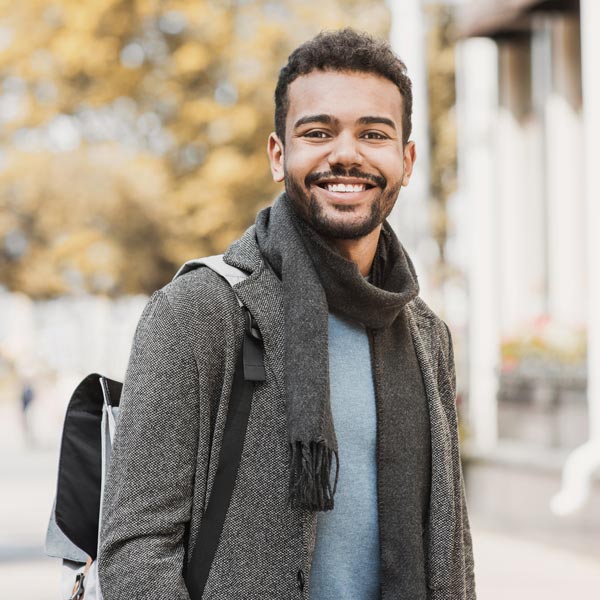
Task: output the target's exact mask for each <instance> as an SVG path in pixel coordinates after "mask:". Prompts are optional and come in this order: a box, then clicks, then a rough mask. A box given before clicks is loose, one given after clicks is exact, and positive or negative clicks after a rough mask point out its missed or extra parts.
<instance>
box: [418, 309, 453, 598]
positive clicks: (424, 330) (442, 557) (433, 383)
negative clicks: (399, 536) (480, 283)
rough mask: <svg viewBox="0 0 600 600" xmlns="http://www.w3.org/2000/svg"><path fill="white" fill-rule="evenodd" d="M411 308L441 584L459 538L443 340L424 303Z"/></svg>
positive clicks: (432, 537) (433, 547) (434, 558)
mask: <svg viewBox="0 0 600 600" xmlns="http://www.w3.org/2000/svg"><path fill="white" fill-rule="evenodd" d="M420 302H422V301H421V300H420V299H419V298H417V299H415V301H413V302H411V303H410V304H409V305H408V307H409V310H408V315H409V325H410V331H411V334H412V338H413V342H414V345H415V350H416V353H417V359H418V361H419V366H420V368H421V373H422V375H423V383H424V385H425V393H426V395H427V403H428V406H429V420H430V426H431V499H430V512H429V531H428V537H429V561H428V562H429V565H428V566H429V571H430V572H429V573H428V580H429V585H430V586H431V587H433V588H436V587H440V586H441V585H443V582H444V581H447V578H448V576H449V575H450V572H451V563H452V552H453V540H454V539H455V527H456V516H455V515H456V507H455V505H454V497H455V496H454V482H455V473H454V468H455V466H454V464H453V452H452V436H451V432H450V425H449V423H448V418H447V416H446V412H445V410H444V407H443V404H442V399H441V396H440V391H439V386H438V377H437V375H438V373H437V370H438V368H439V367H438V352H439V342H438V336H437V334H436V331H435V322H434V320H433V318H432V317H430V316H429V315H428V314H427V313H425V312H424V311H423V310H422V309H421V306H420Z"/></svg>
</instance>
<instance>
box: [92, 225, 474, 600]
mask: <svg viewBox="0 0 600 600" xmlns="http://www.w3.org/2000/svg"><path fill="white" fill-rule="evenodd" d="M225 260H226V262H228V263H230V264H232V265H233V266H236V267H238V268H240V269H243V270H244V271H247V272H248V273H249V276H248V278H247V279H245V280H244V281H242V282H240V283H238V284H236V285H235V292H236V294H237V295H238V296H239V297H240V298H241V299H242V301H243V302H244V304H245V305H246V306H247V307H248V308H249V310H250V311H251V313H252V315H253V316H254V318H255V319H256V321H257V323H258V326H259V329H260V331H261V333H262V336H263V340H264V348H265V367H266V373H267V377H266V381H265V382H262V383H259V384H257V385H256V388H255V392H254V395H253V398H252V409H251V413H250V417H249V422H248V430H247V433H246V440H245V444H244V449H243V453H242V458H241V463H240V468H239V472H238V476H237V480H236V485H235V489H234V491H233V496H232V499H231V504H230V507H229V510H228V513H227V517H226V519H225V523H224V528H223V533H222V536H221V539H220V542H219V546H218V549H217V552H216V555H215V560H214V562H213V565H212V568H211V571H210V574H209V577H208V581H207V585H206V588H205V592H204V596H203V598H204V599H206V600H289V599H298V600H301V599H302V600H308V599H309V597H310V591H309V589H308V588H309V585H308V582H309V581H310V568H311V562H312V554H313V550H314V544H315V533H316V518H317V517H316V515H315V514H314V513H311V512H308V511H304V510H299V509H292V508H291V507H289V506H288V504H287V493H288V478H289V474H288V442H287V422H286V410H285V398H284V362H283V355H284V324H283V298H282V292H281V283H280V281H279V280H278V279H277V277H276V276H275V275H274V274H273V272H272V271H271V270H270V269H268V268H267V267H266V266H265V264H264V262H263V260H262V258H261V255H260V253H259V251H258V247H257V245H256V241H255V237H254V232H253V228H250V229H249V230H248V231H247V232H246V234H245V235H244V236H243V237H242V238H241V239H240V240H239V241H238V242H236V243H235V244H234V245H233V246H232V247H231V248H230V249H229V250H228V252H227V253H226V255H225ZM404 310H406V311H407V312H408V316H409V323H410V328H411V334H412V337H413V341H414V344H415V348H416V352H417V358H418V361H419V365H420V368H421V372H422V375H423V381H424V383H425V390H426V394H427V401H428V407H429V414H430V423H431V450H432V465H431V467H432V469H431V472H432V481H431V502H430V511H429V513H430V514H429V523H428V527H427V536H426V538H427V539H426V544H427V548H426V556H427V581H428V588H429V591H430V596H429V597H430V599H431V600H474V598H475V589H474V579H473V556H472V548H471V536H470V532H469V524H468V518H467V512H466V506H465V498H464V491H463V481H462V475H461V467H460V460H459V449H458V435H457V423H456V410H455V376H454V361H453V353H452V342H451V338H450V336H449V332H448V329H447V327H446V326H445V324H444V323H443V321H441V320H440V319H439V318H438V317H437V316H436V315H435V314H434V313H433V312H432V311H431V310H430V309H429V308H428V307H427V306H426V304H425V303H424V302H423V301H422V300H421V299H420V298H418V297H417V298H415V299H414V300H413V301H412V302H410V303H409V304H407V305H406V307H405V309H404ZM242 336H243V317H242V312H241V309H240V307H239V305H238V303H237V301H236V298H235V295H234V294H233V293H232V290H231V289H230V287H229V286H228V284H227V283H226V282H225V281H223V280H221V279H220V277H219V276H218V275H216V274H215V273H214V272H212V271H210V270H209V269H207V268H201V269H198V270H195V271H192V272H190V273H188V274H186V275H184V276H182V277H179V278H177V279H176V280H174V281H173V282H171V283H170V284H169V285H167V286H166V287H164V288H163V289H162V290H160V291H158V292H156V293H155V294H154V295H153V296H152V298H151V299H150V301H149V302H148V305H147V306H146V308H145V310H144V312H143V314H142V317H141V319H140V322H139V325H138V328H137V331H136V335H135V339H134V343H133V348H132V353H131V358H130V363H129V366H128V369H127V375H126V378H125V384H124V388H123V394H122V399H121V415H120V423H119V427H118V430H117V435H116V438H115V442H114V447H113V454H112V458H111V464H110V468H109V473H108V478H107V485H106V491H105V496H104V502H103V518H102V530H101V540H102V542H101V548H100V554H99V560H98V565H99V576H100V586H101V589H102V592H103V594H104V599H105V600H142V599H143V600H189V596H188V593H187V590H186V588H185V584H184V580H183V576H182V569H183V567H184V565H185V564H187V561H188V560H189V557H190V555H191V548H193V545H194V544H195V543H202V540H196V535H195V532H197V531H198V527H199V524H200V522H201V520H202V514H203V510H204V508H205V507H206V504H207V500H208V497H209V495H210V491H211V486H212V483H213V480H214V476H215V469H216V464H217V457H218V455H219V450H220V444H221V437H222V433H223V427H224V424H225V418H226V414H227V407H228V399H229V395H230V391H231V384H232V379H233V373H234V369H235V362H236V359H237V356H238V352H239V350H240V347H241V342H242ZM382 598H384V599H385V600H388V599H390V600H391V599H395V598H397V596H396V595H395V594H394V591H393V590H389V589H386V588H385V586H384V587H383V589H382ZM402 600H410V599H408V598H407V599H402Z"/></svg>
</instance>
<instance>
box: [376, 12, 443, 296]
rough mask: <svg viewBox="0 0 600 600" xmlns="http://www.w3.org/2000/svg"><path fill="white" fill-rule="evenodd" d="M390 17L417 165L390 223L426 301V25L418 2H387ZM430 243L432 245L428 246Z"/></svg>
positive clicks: (432, 259) (428, 238) (430, 259)
mask: <svg viewBox="0 0 600 600" xmlns="http://www.w3.org/2000/svg"><path fill="white" fill-rule="evenodd" d="M387 5H388V8H389V11H390V16H391V29H390V44H391V46H392V48H393V50H394V52H395V53H396V54H397V55H398V56H399V57H400V58H401V59H402V60H403V61H404V63H405V64H406V66H407V71H408V76H409V77H410V79H411V81H412V92H413V114H412V134H411V139H412V140H413V141H414V142H415V144H416V150H417V162H416V164H415V169H414V171H413V175H412V178H411V181H410V185H409V186H408V187H406V188H402V191H401V192H400V197H399V199H398V202H397V203H396V206H395V208H394V211H393V212H392V214H391V215H390V223H391V224H392V226H393V227H394V229H395V230H396V232H397V233H398V236H399V237H400V239H401V240H402V243H403V244H404V245H405V246H406V247H407V250H408V251H409V253H410V254H411V257H412V258H413V259H414V260H415V263H416V265H415V267H416V269H417V273H418V274H419V282H420V284H421V295H422V296H424V298H425V300H426V301H427V295H428V292H427V287H428V286H427V278H426V275H427V273H428V272H431V267H432V265H433V264H434V263H435V261H436V258H437V257H436V256H435V255H434V254H433V252H428V251H427V249H428V248H429V249H431V250H434V249H435V248H434V245H435V244H434V243H433V242H432V240H431V236H430V228H429V222H428V214H427V206H428V200H429V176H430V175H429V138H428V127H427V119H428V117H427V65H426V47H425V34H426V32H425V26H424V22H423V21H424V19H423V9H422V6H421V1H420V0H401V1H400V0H387ZM430 242H431V243H433V246H432V245H431V243H430Z"/></svg>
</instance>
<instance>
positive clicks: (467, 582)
mask: <svg viewBox="0 0 600 600" xmlns="http://www.w3.org/2000/svg"><path fill="white" fill-rule="evenodd" d="M444 325H445V328H446V331H447V335H448V349H447V356H446V358H447V361H448V373H449V377H450V385H451V390H452V395H453V398H454V401H455V402H456V367H455V364H454V347H453V344H452V334H451V333H450V328H449V327H448V325H447V324H446V323H444ZM459 468H460V472H459V476H460V506H459V510H460V515H461V521H462V523H461V524H462V544H463V554H464V589H465V597H466V600H475V598H476V593H475V574H474V568H475V565H474V560H473V543H472V539H471V528H470V525H469V515H468V511H467V501H466V495H465V483H464V478H463V473H462V461H459Z"/></svg>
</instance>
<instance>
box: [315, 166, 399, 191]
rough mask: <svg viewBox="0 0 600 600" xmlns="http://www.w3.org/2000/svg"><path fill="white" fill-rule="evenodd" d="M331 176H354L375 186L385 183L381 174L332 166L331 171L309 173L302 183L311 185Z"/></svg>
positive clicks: (383, 185)
mask: <svg viewBox="0 0 600 600" xmlns="http://www.w3.org/2000/svg"><path fill="white" fill-rule="evenodd" d="M332 177H356V178H358V179H365V180H367V181H370V182H371V183H373V184H375V185H376V186H377V187H380V188H382V189H383V188H384V187H385V186H386V185H387V179H386V178H385V177H383V176H382V175H373V174H372V173H364V172H363V171H359V170H358V169H356V168H352V169H343V168H341V167H340V168H333V169H331V171H326V172H323V173H318V172H315V173H309V174H308V175H307V176H306V177H305V178H304V184H305V185H306V187H308V186H310V185H312V184H313V183H318V182H319V181H320V180H322V179H331V178H332Z"/></svg>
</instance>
